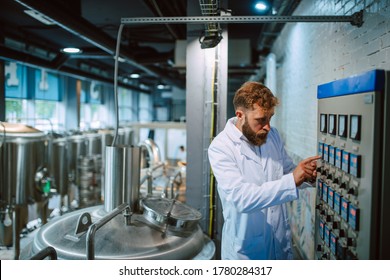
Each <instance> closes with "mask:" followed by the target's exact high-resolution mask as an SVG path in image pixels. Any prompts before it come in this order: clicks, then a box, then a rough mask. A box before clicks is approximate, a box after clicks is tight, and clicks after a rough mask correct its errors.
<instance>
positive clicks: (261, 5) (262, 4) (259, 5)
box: [255, 1, 269, 12]
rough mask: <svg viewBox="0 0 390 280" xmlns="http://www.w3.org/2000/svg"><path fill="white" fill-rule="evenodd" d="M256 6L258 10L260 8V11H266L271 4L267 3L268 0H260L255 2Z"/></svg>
mask: <svg viewBox="0 0 390 280" xmlns="http://www.w3.org/2000/svg"><path fill="white" fill-rule="evenodd" d="M255 8H256V10H259V11H262V12H264V11H266V10H268V9H269V6H268V5H267V3H266V2H264V1H259V2H257V3H256V4H255Z"/></svg>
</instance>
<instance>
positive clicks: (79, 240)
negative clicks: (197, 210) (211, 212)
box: [20, 206, 215, 260]
mask: <svg viewBox="0 0 390 280" xmlns="http://www.w3.org/2000/svg"><path fill="white" fill-rule="evenodd" d="M85 213H88V214H89V215H90V217H91V220H92V222H96V221H99V220H100V219H102V217H104V216H105V215H107V212H106V211H105V210H104V209H103V206H96V207H90V208H86V209H81V210H78V211H75V212H71V213H69V214H66V215H64V216H62V217H59V218H57V219H55V220H53V221H51V222H50V223H48V224H46V225H45V226H43V227H42V228H41V229H40V230H39V232H38V233H37V234H36V235H35V237H34V240H33V242H31V243H30V244H29V245H28V246H27V247H25V248H24V250H23V251H22V252H21V255H20V258H21V259H29V258H31V257H32V256H34V255H35V254H37V253H38V252H40V251H41V250H43V249H45V248H47V247H49V246H50V247H53V248H55V250H56V251H57V256H58V259H67V260H82V259H88V257H87V255H88V254H87V252H88V246H87V245H88V244H87V243H88V242H87V236H88V233H87V232H86V231H84V232H81V233H78V234H77V233H76V229H77V225H78V220H79V218H80V217H82V215H83V214H85ZM87 216H88V215H87ZM84 217H85V216H84ZM94 244H95V246H94V251H95V254H94V259H106V260H107V259H111V260H115V259H134V260H136V259H144V260H147V259H153V260H161V259H174V260H179V259H212V258H214V254H215V246H214V243H213V242H212V241H211V240H210V239H209V238H208V237H207V236H205V235H204V234H203V232H202V230H201V229H200V227H199V226H196V227H195V229H193V231H192V232H191V234H189V235H188V236H186V237H182V236H177V235H171V234H164V233H163V232H162V231H161V230H159V229H157V228H154V227H152V226H150V225H149V224H148V221H146V220H145V218H144V217H143V216H142V215H140V214H134V215H133V216H132V217H131V223H130V225H126V224H125V223H124V217H123V216H122V215H118V216H116V217H115V218H114V219H112V220H111V221H109V222H108V223H107V224H106V225H105V226H103V227H102V228H101V229H100V230H98V231H97V232H96V235H95V241H94Z"/></svg>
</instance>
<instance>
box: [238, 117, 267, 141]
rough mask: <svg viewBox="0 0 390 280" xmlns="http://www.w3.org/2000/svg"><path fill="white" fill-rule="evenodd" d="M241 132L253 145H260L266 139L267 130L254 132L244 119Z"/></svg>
mask: <svg viewBox="0 0 390 280" xmlns="http://www.w3.org/2000/svg"><path fill="white" fill-rule="evenodd" d="M242 134H244V136H245V137H246V138H247V139H248V141H249V142H251V143H252V144H253V145H255V146H261V145H263V144H264V143H265V142H266V141H267V135H268V132H259V133H257V134H256V132H254V131H253V130H252V129H251V128H250V127H249V124H248V123H247V122H246V121H245V123H244V124H243V125H242Z"/></svg>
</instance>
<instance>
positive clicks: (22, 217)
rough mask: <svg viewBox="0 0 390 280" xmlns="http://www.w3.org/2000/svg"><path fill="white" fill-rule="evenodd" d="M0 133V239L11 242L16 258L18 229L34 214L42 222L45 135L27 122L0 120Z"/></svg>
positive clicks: (45, 188)
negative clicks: (4, 121)
mask: <svg viewBox="0 0 390 280" xmlns="http://www.w3.org/2000/svg"><path fill="white" fill-rule="evenodd" d="M0 135H1V136H0V143H1V145H0V197H1V204H0V210H1V212H0V214H1V217H0V218H1V219H0V242H1V245H5V246H11V245H14V252H15V258H18V256H19V250H20V233H21V231H22V229H23V228H24V227H25V226H26V225H27V223H28V222H29V221H30V220H34V219H36V218H40V219H41V220H42V222H46V216H47V203H46V199H47V197H48V193H49V192H50V181H49V180H48V178H46V176H47V175H48V174H47V167H46V166H47V136H46V135H45V134H44V133H43V132H41V131H39V130H37V129H35V128H33V127H30V126H27V125H23V124H14V123H2V122H1V123H0ZM33 212H34V213H33Z"/></svg>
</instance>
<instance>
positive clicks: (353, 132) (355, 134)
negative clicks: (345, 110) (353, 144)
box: [349, 115, 362, 140]
mask: <svg viewBox="0 0 390 280" xmlns="http://www.w3.org/2000/svg"><path fill="white" fill-rule="evenodd" d="M361 120H362V116H359V115H351V129H350V132H349V137H350V138H351V139H353V140H360V130H361Z"/></svg>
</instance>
